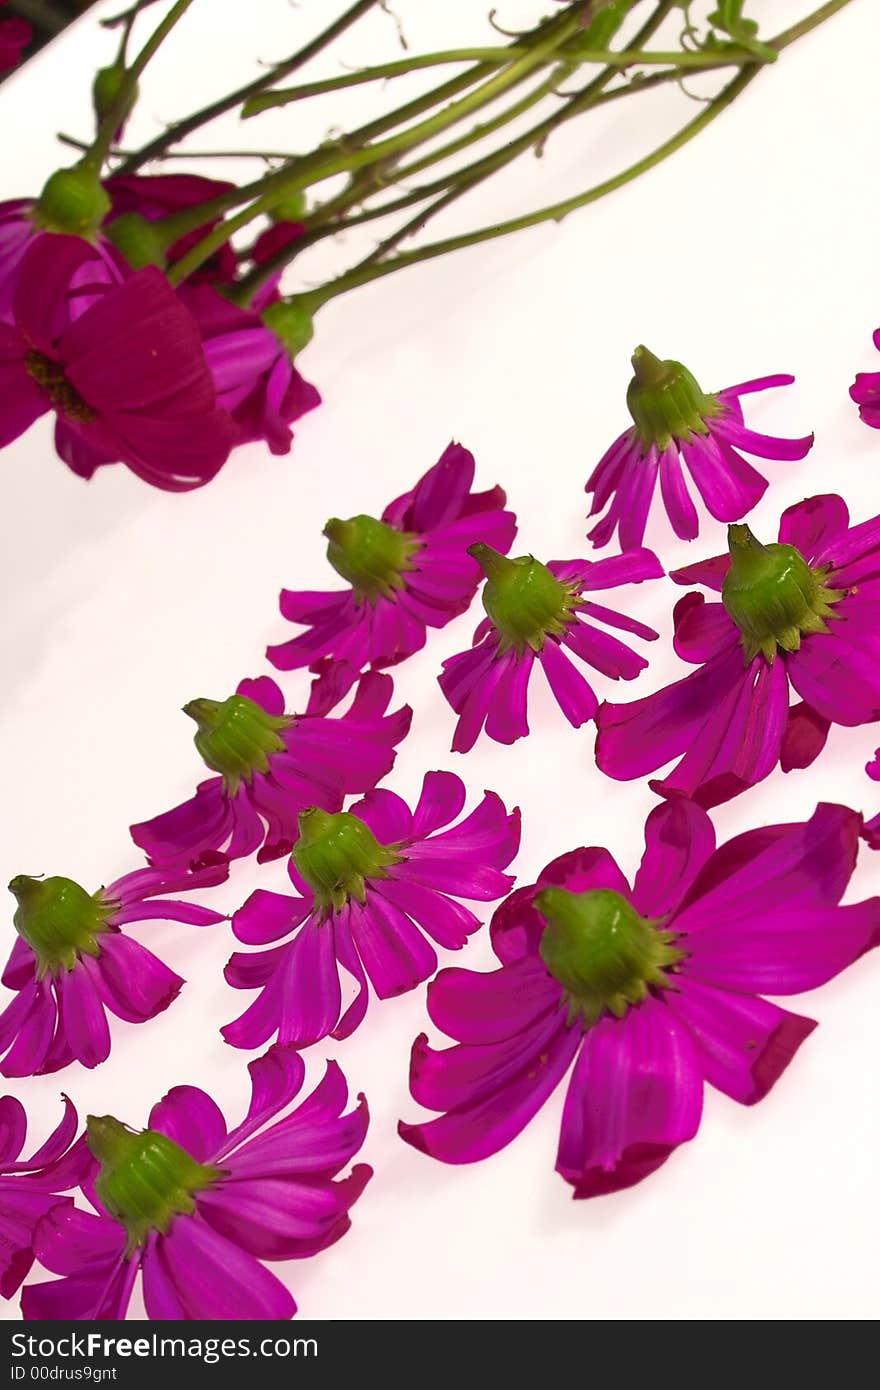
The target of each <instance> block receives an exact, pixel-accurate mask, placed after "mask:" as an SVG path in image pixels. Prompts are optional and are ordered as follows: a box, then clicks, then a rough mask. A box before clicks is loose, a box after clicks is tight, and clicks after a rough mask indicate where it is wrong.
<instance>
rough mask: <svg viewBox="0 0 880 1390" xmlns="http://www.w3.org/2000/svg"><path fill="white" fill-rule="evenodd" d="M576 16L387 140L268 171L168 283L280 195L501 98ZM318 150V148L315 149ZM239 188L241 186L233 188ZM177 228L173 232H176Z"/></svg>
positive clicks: (387, 153) (357, 165) (373, 158)
mask: <svg viewBox="0 0 880 1390" xmlns="http://www.w3.org/2000/svg"><path fill="white" fill-rule="evenodd" d="M579 23H580V19H579V16H578V15H570V16H568V17H567V19H566V20H565V21H564V22H563V23H562V24H561V25H560V32H559V34H558V35H556V34H554V35H553V36H552V37H550V38H545V39H544V41H543V42H542V43H537V44H535V45H534V47H531V48H530V49H529V51H528V54H527V56H525V57H522V58H519V59H517V60H516V61H515V62H513V63H511V64H510V65H509V66H508V67H507V68H504V69H502V71H501V72H499V73H496V74H495V76H494V77H492V78H490V79H489V81H487V82H484V83H482V84H481V85H480V86H479V87H478V88H477V89H476V91H473V92H470V93H468V95H467V96H463V97H461V98H460V99H459V100H458V101H454V102H452V103H450V105H449V106H446V107H444V109H443V110H442V111H441V112H440V113H439V114H437V115H434V116H430V117H429V118H428V119H427V120H425V121H422V122H421V123H419V124H417V125H415V126H410V127H408V128H407V129H406V130H404V131H401V132H400V133H398V134H397V135H394V136H391V137H389V139H387V140H384V141H380V142H379V143H378V144H375V145H370V146H367V147H366V148H364V149H359V150H355V151H354V152H353V153H351V152H343V153H341V154H337V155H336V156H335V157H334V158H331V159H329V160H327V161H326V162H325V163H324V164H323V165H322V164H320V163H318V164H317V166H315V164H314V160H315V159H316V158H317V156H309V157H307V158H306V159H304V160H302V161H297V164H298V166H299V168H300V172H299V173H295V172H294V173H292V172H291V171H290V170H288V169H281V170H279V171H278V173H277V174H270V175H269V177H268V178H266V179H264V180H262V182H261V192H260V195H259V197H257V198H256V200H255V201H254V202H253V203H251V204H250V205H249V206H248V207H246V208H245V209H244V210H243V212H240V213H238V214H237V216H235V217H232V218H229V219H227V220H226V221H225V222H222V223H220V224H219V225H218V226H217V227H215V228H214V229H213V231H211V232H209V233H208V235H207V236H205V237H203V238H202V240H201V241H200V242H199V243H198V244H197V245H196V246H194V247H193V248H192V250H191V251H189V252H188V253H187V255H185V256H183V257H182V258H181V259H180V260H179V261H178V262H177V263H176V265H174V266H173V268H172V269H171V271H170V272H169V279H170V280H171V282H172V284H180V282H181V280H184V279H186V277H187V275H190V274H191V273H192V272H193V271H194V270H197V269H198V267H199V266H200V265H201V264H202V263H203V261H205V260H207V259H208V258H209V257H210V256H212V255H213V254H214V252H215V251H217V250H218V249H219V248H220V247H221V246H222V245H223V243H224V242H225V241H227V240H228V238H229V237H230V236H231V235H232V234H233V232H236V231H238V230H239V229H240V228H241V227H245V226H247V224H248V223H249V222H251V221H252V220H253V219H254V218H255V217H259V216H260V215H261V214H262V213H264V212H268V211H270V210H271V208H272V207H273V205H274V204H275V203H276V202H277V200H278V197H279V195H280V194H281V193H285V194H286V193H295V192H298V191H299V190H300V189H303V188H308V187H310V186H311V185H312V184H314V183H320V182H322V181H323V180H324V179H327V178H331V177H332V176H333V175H334V174H343V173H354V172H356V171H357V170H358V169H362V168H365V167H366V166H367V165H370V164H377V163H380V162H383V161H387V160H389V159H391V158H393V157H394V156H395V155H397V154H399V153H401V152H402V151H403V150H405V149H407V148H408V147H409V146H411V145H413V144H419V143H421V142H422V141H424V140H430V139H432V138H433V137H434V136H436V135H440V134H442V132H443V131H444V130H446V129H448V128H449V126H451V125H454V124H455V123H456V122H457V121H460V120H462V119H463V118H464V117H466V116H468V115H470V114H471V113H472V112H473V111H477V110H479V109H480V108H481V107H482V106H486V105H488V104H489V103H490V102H492V101H495V100H496V99H497V98H498V97H499V96H502V95H503V94H504V92H505V91H507V90H508V88H510V87H512V86H514V85H515V84H517V83H518V82H520V81H521V80H522V79H523V78H524V77H526V76H528V74H529V73H530V72H533V71H534V69H535V68H537V67H539V66H541V65H543V63H544V62H545V61H546V59H547V58H548V56H549V55H550V54H551V53H553V52H554V50H555V49H556V48H557V47H558V46H559V43H560V41H562V40H564V39H565V38H567V37H569V35H570V34H571V33H573V32H574V31H575V29H576V28H577V26H578V24H579ZM318 154H320V151H319V152H318ZM239 192H241V190H239ZM208 206H209V205H208V204H203V205H202V207H201V209H196V210H195V211H196V212H201V213H204V210H205V208H207V207H208ZM172 220H173V221H174V223H175V230H178V226H177V220H176V219H167V221H166V222H165V223H163V234H164V228H165V227H166V226H170V225H171V223H172ZM179 234H180V233H179V230H178V235H179Z"/></svg>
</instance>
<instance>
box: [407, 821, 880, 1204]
mask: <svg viewBox="0 0 880 1390" xmlns="http://www.w3.org/2000/svg"><path fill="white" fill-rule="evenodd" d="M859 826H860V817H859V816H858V815H857V814H856V813H855V812H854V811H850V810H847V809H846V807H843V806H831V805H822V806H819V807H818V808H817V809H816V812H815V814H814V815H813V816H812V817H811V819H810V820H809V821H807V822H806V823H804V824H796V825H773V826H766V827H763V828H761V829H759V830H753V831H750V832H749V833H747V834H745V835H739V836H737V837H736V838H735V839H733V840H730V841H729V842H728V843H727V844H725V845H723V846H722V847H721V848H720V849H715V835H714V831H713V829H712V824H711V822H710V820H709V818H708V816H707V815H706V814H705V812H704V811H702V810H700V809H699V807H697V806H695V805H694V804H693V803H692V802H688V801H684V800H678V801H674V802H669V803H666V804H664V805H661V806H658V807H657V808H656V809H655V810H654V811H652V812H651V815H650V816H649V817H648V821H647V824H646V826H645V853H644V857H643V858H642V863H641V867H640V868H639V871H638V873H637V875H636V878H635V882H634V884H633V886H632V888H630V886H629V884H628V883H627V881H626V879H625V878H624V876H623V874H622V873H621V871H620V869H619V868H618V867H617V864H616V863H615V862H614V860H613V859H612V857H611V855H610V854H609V853H608V851H607V850H604V849H579V850H573V851H572V852H571V853H570V854H565V855H563V856H562V857H561V858H560V859H556V860H554V862H553V863H552V864H550V865H548V867H547V868H546V869H545V870H544V872H543V873H542V874H541V877H540V878H539V880H538V882H537V883H536V884H532V885H531V887H528V888H520V889H519V890H518V891H517V892H516V893H514V894H512V896H511V897H510V898H509V899H508V900H507V902H505V903H503V904H502V906H501V907H500V908H499V909H498V910H497V912H496V913H495V916H494V918H493V921H492V928H491V932H492V943H493V946H494V948H495V953H496V955H497V956H498V958H499V960H500V961H501V968H500V969H498V970H495V971H494V972H491V973H489V974H478V973H476V972H475V971H471V970H443V971H441V972H440V974H439V975H438V976H437V978H436V980H435V981H434V982H433V984H432V985H431V986H430V988H429V990H428V1011H429V1013H430V1015H431V1018H432V1019H433V1021H434V1023H436V1025H437V1027H438V1028H441V1029H442V1030H443V1032H444V1033H447V1034H448V1035H449V1036H450V1037H452V1038H455V1039H456V1040H457V1043H458V1045H457V1046H456V1047H452V1048H449V1049H448V1050H446V1051H439V1052H438V1051H435V1050H434V1049H433V1048H430V1047H429V1046H428V1045H427V1041H426V1039H425V1037H424V1035H423V1036H422V1037H420V1038H417V1039H416V1042H415V1045H414V1048H413V1055H412V1069H411V1075H410V1084H411V1089H412V1094H413V1096H414V1098H415V1100H416V1101H417V1102H418V1103H419V1104H420V1105H424V1106H426V1107H427V1108H428V1109H430V1110H437V1111H443V1112H445V1113H444V1114H442V1115H441V1116H440V1117H439V1118H436V1119H432V1120H429V1121H427V1122H425V1123H423V1124H402V1125H401V1126H400V1133H401V1135H402V1137H403V1138H404V1139H405V1140H406V1141H407V1143H409V1144H412V1145H413V1146H414V1147H415V1148H417V1149H420V1150H422V1152H423V1153H426V1154H429V1155H430V1156H431V1157H432V1158H438V1159H440V1160H442V1161H443V1162H444V1163H471V1162H473V1161H475V1160H476V1159H480V1158H487V1157H488V1156H489V1155H490V1154H493V1153H497V1152H498V1150H499V1149H502V1148H504V1146H505V1145H506V1144H509V1143H510V1141H511V1140H512V1139H514V1138H515V1137H516V1135H517V1134H519V1132H520V1131H521V1130H522V1129H523V1128H524V1127H525V1126H526V1125H527V1124H528V1122H529V1120H530V1119H531V1118H532V1116H533V1115H534V1114H536V1112H537V1111H538V1110H539V1109H540V1107H541V1106H542V1105H543V1103H544V1101H545V1100H546V1099H547V1098H548V1097H549V1096H550V1095H551V1093H552V1092H553V1091H554V1090H555V1089H556V1087H557V1085H558V1084H559V1082H560V1081H561V1080H562V1078H563V1076H565V1074H566V1072H568V1071H569V1069H572V1071H571V1079H570V1081H569V1085H568V1094H567V1096H566V1099H565V1106H564V1109H563V1113H562V1129H561V1134H560V1140H559V1151H558V1154H557V1160H556V1169H557V1172H559V1173H560V1174H561V1175H562V1176H563V1177H564V1178H565V1180H566V1181H567V1182H569V1183H571V1185H572V1187H573V1188H574V1196H575V1197H596V1196H600V1195H601V1194H603V1193H606V1192H616V1191H618V1190H619V1189H621V1188H625V1187H631V1186H632V1185H633V1184H634V1183H637V1182H640V1181H641V1180H642V1178H645V1177H647V1176H648V1174H649V1173H652V1172H654V1170H655V1169H657V1168H659V1167H660V1165H661V1164H662V1163H664V1162H665V1161H666V1159H667V1158H668V1157H669V1155H670V1153H671V1152H672V1151H673V1149H675V1148H676V1147H677V1146H678V1145H679V1144H682V1143H684V1142H685V1141H686V1140H688V1139H691V1138H693V1136H694V1135H695V1134H696V1132H697V1129H698V1127H699V1123H700V1115H701V1110H702V1100H703V1083H704V1081H707V1082H708V1083H709V1084H710V1085H712V1086H714V1087H715V1088H716V1089H717V1090H719V1091H723V1092H724V1094H725V1095H728V1096H730V1097H731V1098H732V1099H733V1100H736V1101H739V1102H740V1103H741V1104H743V1105H753V1104H754V1103H755V1101H758V1100H761V1099H762V1098H763V1097H764V1096H765V1095H766V1094H767V1092H768V1091H769V1090H770V1088H771V1087H772V1086H773V1085H774V1083H775V1082H776V1081H777V1080H778V1078H779V1076H780V1075H781V1074H782V1072H783V1071H784V1070H785V1068H786V1067H787V1066H788V1063H789V1062H790V1061H791V1059H792V1057H793V1056H794V1054H795V1052H796V1051H797V1049H798V1048H799V1047H800V1045H801V1043H802V1042H803V1040H804V1039H805V1038H806V1037H807V1036H808V1035H809V1034H810V1033H811V1032H812V1030H813V1028H815V1026H816V1025H815V1022H814V1021H813V1020H812V1019H810V1018H804V1017H802V1016H801V1015H799V1014H793V1013H789V1012H787V1011H786V1010H785V1009H781V1008H780V1007H779V1006H778V1005H777V1004H771V1003H768V1001H767V1000H766V999H763V998H762V997H761V996H762V995H763V994H765V993H767V994H801V993H802V992H803V991H804V990H808V989H814V988H815V987H816V986H817V985H821V984H824V982H825V981H826V980H830V979H832V978H833V977H834V976H835V975H837V974H838V973H839V972H840V971H841V970H843V969H844V968H845V967H846V966H847V965H849V964H851V963H852V961H854V960H856V959H858V957H859V956H860V955H861V954H862V953H863V952H864V951H867V950H869V949H870V948H871V947H872V946H875V945H876V944H877V942H878V939H880V899H878V898H871V899H869V900H868V901H867V902H863V903H856V904H853V905H851V906H848V907H840V906H838V904H839V902H840V899H841V897H842V895H843V893H844V891H845V890H846V887H847V884H848V883H849V880H850V877H851V875H852V872H853V868H854V866H855V862H856V855H857V851H858V840H859Z"/></svg>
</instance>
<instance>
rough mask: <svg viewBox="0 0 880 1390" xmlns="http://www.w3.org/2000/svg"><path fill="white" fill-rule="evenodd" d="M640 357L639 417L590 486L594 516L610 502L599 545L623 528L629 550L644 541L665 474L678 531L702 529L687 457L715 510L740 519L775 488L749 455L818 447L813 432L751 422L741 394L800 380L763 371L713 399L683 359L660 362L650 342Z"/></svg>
mask: <svg viewBox="0 0 880 1390" xmlns="http://www.w3.org/2000/svg"><path fill="white" fill-rule="evenodd" d="M632 361H633V367H634V369H635V376H634V377H633V379H632V381H631V383H630V386H629V390H628V391H627V405H628V406H629V411H630V414H631V415H632V417H633V421H634V422H635V423H634V425H633V426H632V427H631V428H630V429H628V430H625V431H624V433H623V434H622V435H620V436H619V437H618V438H617V439H616V440H615V441H614V443H613V444H612V445H611V448H610V449H609V450H608V452H607V453H606V454H604V455H603V457H602V458H601V459H600V460H599V463H598V464H597V465H596V468H595V469H594V470H593V473H592V474H591V476H590V480H589V482H588V483H587V487H586V490H587V492H591V493H592V494H593V505H592V507H591V509H590V516H596V515H597V513H599V512H601V511H603V510H605V509H606V508H607V510H605V515H604V517H603V518H602V520H601V521H599V522H597V524H596V525H595V526H594V527H593V529H592V531H591V532H590V533H589V537H590V540H591V541H592V542H593V544H594V545H596V546H602V545H606V544H607V542H608V541H610V540H611V537H612V536H613V535H614V533H615V531H617V533H618V536H619V539H620V544H621V547H622V548H623V549H624V550H631V549H633V547H635V546H639V545H641V544H642V540H643V539H644V535H645V526H646V524H647V520H648V512H649V511H650V508H651V500H652V498H653V496H654V491H655V488H656V486H657V476H658V473H659V476H660V491H661V494H662V497H663V505H664V507H665V509H666V514H667V516H668V517H669V520H670V521H671V523H672V529H673V530H674V531H675V534H676V535H677V536H680V537H681V538H682V540H693V538H694V537H695V536H696V535H698V534H699V529H700V526H699V521H698V519H697V512H696V508H695V507H694V504H693V502H692V500H691V497H690V493H689V492H688V486H687V483H686V482H685V479H684V474H683V471H682V461H683V462H684V463H685V465H686V466H687V469H688V472H689V473H690V475H691V478H692V479H693V482H694V483H695V485H696V487H697V491H698V492H699V494H700V496H701V497H702V499H703V502H704V503H705V505H706V508H707V510H708V511H709V512H710V513H711V514H712V516H714V517H716V518H717V520H719V521H739V519H740V517H743V516H745V515H746V514H747V513H748V512H750V511H751V509H752V508H753V507H754V506H755V504H756V502H757V501H758V499H759V498H760V497H762V496H763V494H764V491H765V489H766V487H767V481H766V479H765V478H763V477H762V476H761V474H760V473H757V472H756V471H755V469H754V468H752V466H751V464H749V463H747V462H746V460H745V459H744V458H743V457H742V453H741V452H740V451H741V450H742V451H745V453H747V454H757V455H758V456H759V457H760V458H768V459H788V460H791V459H801V458H803V457H804V455H805V454H806V453H807V452H808V451H809V449H810V448H811V446H812V443H813V436H812V435H811V434H810V435H807V436H806V437H805V438H803V439H777V438H775V437H773V436H771V435H765V434H756V433H755V431H754V430H750V429H746V427H745V425H744V423H743V413H742V408H741V406H740V397H741V396H745V395H748V394H750V393H751V392H754V391H766V390H768V389H769V388H770V387H771V386H790V385H791V383H792V382H793V381H794V377H792V376H766V377H761V378H760V379H759V380H757V381H746V382H743V383H742V385H740V386H728V387H727V389H726V390H724V391H718V392H716V393H715V394H714V395H706V394H704V393H703V391H702V390H701V389H700V387H699V386H698V384H697V382H696V381H695V380H694V378H693V377H692V376H691V374H690V372H689V371H688V370H687V368H686V367H683V366H682V364H681V363H680V362H672V361H669V362H661V361H660V360H659V358H657V357H655V356H654V354H653V353H652V352H649V351H648V349H647V348H645V347H639V348H636V351H635V354H634V356H633V359H632Z"/></svg>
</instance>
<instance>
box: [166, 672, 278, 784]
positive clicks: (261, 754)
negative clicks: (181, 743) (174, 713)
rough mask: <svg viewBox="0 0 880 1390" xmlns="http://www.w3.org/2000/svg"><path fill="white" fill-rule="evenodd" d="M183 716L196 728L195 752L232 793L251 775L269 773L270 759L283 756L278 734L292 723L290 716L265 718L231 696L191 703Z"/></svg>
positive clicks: (252, 706)
mask: <svg viewBox="0 0 880 1390" xmlns="http://www.w3.org/2000/svg"><path fill="white" fill-rule="evenodd" d="M183 712H184V714H188V715H189V717H190V719H194V720H195V721H196V723H197V724H198V726H199V731H198V733H197V734H196V736H195V739H194V740H193V741H194V743H195V745H196V748H198V750H199V752H200V753H201V755H202V758H203V759H204V761H205V762H206V763H207V765H208V767H210V768H213V770H214V771H215V772H219V773H221V774H222V776H223V779H224V781H225V783H226V787H227V790H228V791H229V792H231V793H234V792H235V791H236V790H237V789H238V784H239V782H241V781H242V780H244V781H245V782H249V781H250V780H251V778H252V777H253V776H254V773H256V772H268V770H269V755H270V754H271V753H283V752H284V741H283V739H282V738H281V735H280V731H281V730H282V729H289V728H290V727H291V725H292V724H293V723H294V722H295V721H294V719H293V718H292V717H291V716H290V715H284V714H282V715H275V714H268V713H267V711H266V710H264V709H263V707H262V705H258V704H257V703H256V701H254V700H249V699H248V697H247V696H246V695H230V696H229V699H228V700H223V701H222V702H221V701H218V700H190V702H189V704H188V705H184V707H183Z"/></svg>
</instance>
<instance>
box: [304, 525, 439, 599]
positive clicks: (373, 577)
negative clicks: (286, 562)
mask: <svg viewBox="0 0 880 1390" xmlns="http://www.w3.org/2000/svg"><path fill="white" fill-rule="evenodd" d="M324 535H325V536H326V537H327V539H328V541H329V542H330V544H329V545H328V546H327V559H328V560H329V561H330V563H331V565H332V566H333V568H334V569H335V571H336V573H337V574H341V575H342V578H343V579H347V580H348V582H349V584H351V586H352V588H353V589H354V591H355V593H356V594H357V596H358V598H360V599H365V600H366V601H367V602H368V603H376V601H377V600H378V599H380V598H390V597H391V596H392V594H393V593H394V591H395V589H402V588H403V582H404V581H403V576H404V574H406V572H407V571H408V570H411V569H413V568H414V565H413V563H412V556H413V554H414V552H415V551H417V550H418V549H419V548H420V547H419V542H418V541H417V540H416V538H415V536H413V535H411V534H410V533H408V532H406V531H397V530H395V528H394V527H393V526H388V525H386V523H385V522H384V521H377V520H376V519H375V517H372V516H353V517H350V518H349V520H348V521H340V520H339V519H338V517H331V519H330V520H329V521H328V522H327V525H326V526H325V527H324Z"/></svg>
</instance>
